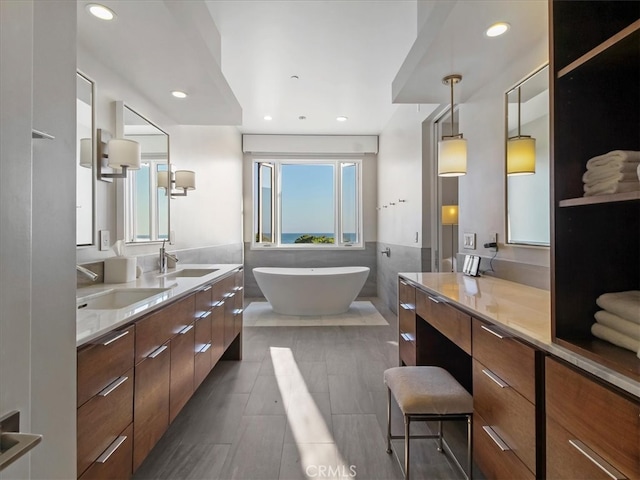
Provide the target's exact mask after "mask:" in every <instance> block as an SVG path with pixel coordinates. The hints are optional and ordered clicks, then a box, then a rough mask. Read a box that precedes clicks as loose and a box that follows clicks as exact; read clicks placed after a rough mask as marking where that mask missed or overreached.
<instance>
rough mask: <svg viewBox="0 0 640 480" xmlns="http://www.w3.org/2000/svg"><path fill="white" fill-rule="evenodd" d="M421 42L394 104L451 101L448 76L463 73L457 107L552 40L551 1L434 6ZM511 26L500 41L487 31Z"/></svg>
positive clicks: (470, 0)
mask: <svg viewBox="0 0 640 480" xmlns="http://www.w3.org/2000/svg"><path fill="white" fill-rule="evenodd" d="M429 7H430V9H429V12H428V15H427V17H426V20H425V21H424V24H423V25H422V27H421V29H420V32H419V33H418V38H417V39H416V41H415V42H414V44H413V46H412V47H411V50H410V51H409V54H408V55H407V57H406V58H405V60H404V62H403V64H402V66H401V67H400V70H399V71H398V73H397V75H396V77H395V79H394V80H393V83H392V97H393V102H394V103H440V104H446V103H449V98H450V97H449V95H450V91H449V88H447V87H446V86H445V85H443V84H442V78H443V77H444V76H446V75H449V74H451V73H458V74H461V75H462V77H463V79H462V82H461V83H460V84H459V85H457V86H456V87H455V101H456V103H458V102H459V103H463V102H464V101H465V100H466V99H468V98H469V97H470V96H471V95H472V94H473V93H474V92H475V91H476V90H478V89H480V88H481V87H482V86H483V85H485V84H487V83H488V82H491V79H492V78H493V77H495V76H497V75H498V74H499V73H500V72H501V70H503V69H504V68H506V66H507V65H508V64H509V63H510V62H512V61H513V60H514V59H516V58H517V57H518V56H520V55H524V54H526V53H527V51H528V49H529V48H531V47H532V46H533V45H536V44H538V43H539V42H541V41H545V39H546V38H547V37H548V3H547V1H546V0H527V1H505V0H493V1H485V0H458V1H438V2H429ZM496 22H507V23H509V24H510V25H511V28H510V29H509V31H508V32H507V33H506V34H504V35H501V36H499V37H495V38H489V37H487V36H485V33H484V32H485V30H486V29H487V27H489V26H490V25H492V24H493V23H496Z"/></svg>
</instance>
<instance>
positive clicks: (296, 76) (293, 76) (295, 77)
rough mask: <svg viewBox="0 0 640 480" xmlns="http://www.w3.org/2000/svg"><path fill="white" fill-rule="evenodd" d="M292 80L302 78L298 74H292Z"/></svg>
mask: <svg viewBox="0 0 640 480" xmlns="http://www.w3.org/2000/svg"><path fill="white" fill-rule="evenodd" d="M289 78H291V80H300V77H299V76H298V75H291V77H289Z"/></svg>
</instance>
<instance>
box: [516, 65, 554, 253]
mask: <svg viewBox="0 0 640 480" xmlns="http://www.w3.org/2000/svg"><path fill="white" fill-rule="evenodd" d="M505 104H506V109H505V111H506V122H505V124H506V130H507V132H506V141H507V145H506V151H507V155H506V179H507V180H506V195H507V201H506V207H507V212H506V218H507V229H506V231H507V243H511V244H519V245H539V246H548V245H549V237H550V233H549V232H550V220H549V151H550V149H549V67H548V65H545V66H544V67H542V68H540V69H538V70H536V71H535V72H533V73H532V74H531V75H529V76H528V77H527V78H526V79H524V80H523V81H522V82H520V83H518V84H517V85H515V86H514V87H513V88H512V89H511V90H509V91H508V92H507V93H506V98H505ZM533 140H535V141H533Z"/></svg>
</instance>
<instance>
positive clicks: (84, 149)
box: [80, 138, 93, 168]
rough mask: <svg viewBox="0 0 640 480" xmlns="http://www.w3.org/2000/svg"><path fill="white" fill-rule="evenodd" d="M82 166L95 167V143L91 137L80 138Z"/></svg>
mask: <svg viewBox="0 0 640 480" xmlns="http://www.w3.org/2000/svg"><path fill="white" fill-rule="evenodd" d="M80 166H81V167H85V168H91V167H93V145H92V144H91V139H90V138H81V139H80Z"/></svg>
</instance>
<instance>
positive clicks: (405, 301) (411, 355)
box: [398, 280, 417, 366]
mask: <svg viewBox="0 0 640 480" xmlns="http://www.w3.org/2000/svg"><path fill="white" fill-rule="evenodd" d="M416 348H417V347H416V289H415V288H414V287H413V286H412V285H409V284H408V283H407V282H405V281H404V280H399V281H398V350H399V354H400V364H401V365H411V366H415V365H417V362H416Z"/></svg>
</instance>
